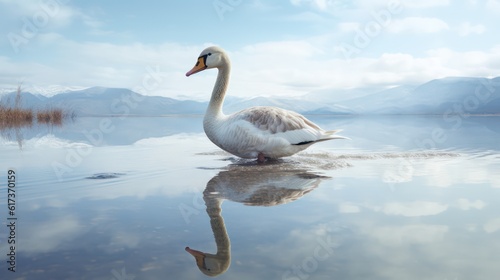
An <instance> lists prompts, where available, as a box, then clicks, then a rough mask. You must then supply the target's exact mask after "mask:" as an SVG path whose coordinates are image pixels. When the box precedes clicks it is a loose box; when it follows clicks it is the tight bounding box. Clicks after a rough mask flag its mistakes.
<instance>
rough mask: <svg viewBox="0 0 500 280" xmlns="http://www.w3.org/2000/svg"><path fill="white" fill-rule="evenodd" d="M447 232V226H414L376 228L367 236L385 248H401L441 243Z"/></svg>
mask: <svg viewBox="0 0 500 280" xmlns="http://www.w3.org/2000/svg"><path fill="white" fill-rule="evenodd" d="M447 232H448V226H442V225H425V224H415V225H407V226H384V227H376V228H373V229H371V232H370V233H369V234H370V235H371V236H372V237H373V238H374V239H377V241H378V242H380V243H382V244H383V245H385V246H402V245H408V244H429V243H436V242H439V241H442V240H443V239H444V236H445V235H446V233H447Z"/></svg>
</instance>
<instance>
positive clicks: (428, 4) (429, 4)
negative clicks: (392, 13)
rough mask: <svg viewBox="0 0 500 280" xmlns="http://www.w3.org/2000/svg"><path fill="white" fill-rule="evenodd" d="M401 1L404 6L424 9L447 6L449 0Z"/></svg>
mask: <svg viewBox="0 0 500 280" xmlns="http://www.w3.org/2000/svg"><path fill="white" fill-rule="evenodd" d="M401 3H402V5H403V6H404V7H405V8H412V9H426V8H433V7H443V6H448V5H450V0H421V1H413V0H402V1H401Z"/></svg>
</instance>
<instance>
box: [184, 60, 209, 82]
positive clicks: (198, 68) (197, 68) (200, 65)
mask: <svg viewBox="0 0 500 280" xmlns="http://www.w3.org/2000/svg"><path fill="white" fill-rule="evenodd" d="M206 59H207V57H206V55H204V56H200V57H198V61H197V62H196V64H195V66H194V67H193V69H191V70H189V71H188V72H187V73H186V77H189V76H191V75H193V74H195V73H198V72H201V71H203V70H205V69H207V65H206V64H205V60H206Z"/></svg>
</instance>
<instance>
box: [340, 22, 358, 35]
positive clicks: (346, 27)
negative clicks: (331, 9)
mask: <svg viewBox="0 0 500 280" xmlns="http://www.w3.org/2000/svg"><path fill="white" fill-rule="evenodd" d="M338 27H339V31H340V32H344V33H348V32H353V31H356V30H358V29H359V28H360V27H361V24H360V23H359V22H341V23H339V24H338Z"/></svg>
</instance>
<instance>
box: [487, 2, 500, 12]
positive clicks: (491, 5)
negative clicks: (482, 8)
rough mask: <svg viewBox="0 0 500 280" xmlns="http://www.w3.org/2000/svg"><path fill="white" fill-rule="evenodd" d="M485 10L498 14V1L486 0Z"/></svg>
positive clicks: (499, 3)
mask: <svg viewBox="0 0 500 280" xmlns="http://www.w3.org/2000/svg"><path fill="white" fill-rule="evenodd" d="M486 10H487V11H489V12H493V13H495V14H500V1H498V0H488V1H486Z"/></svg>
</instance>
